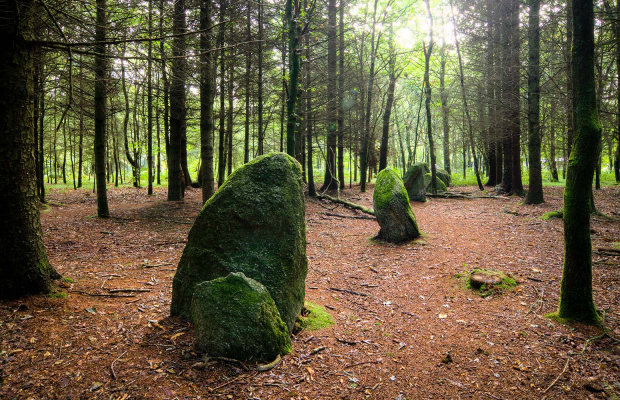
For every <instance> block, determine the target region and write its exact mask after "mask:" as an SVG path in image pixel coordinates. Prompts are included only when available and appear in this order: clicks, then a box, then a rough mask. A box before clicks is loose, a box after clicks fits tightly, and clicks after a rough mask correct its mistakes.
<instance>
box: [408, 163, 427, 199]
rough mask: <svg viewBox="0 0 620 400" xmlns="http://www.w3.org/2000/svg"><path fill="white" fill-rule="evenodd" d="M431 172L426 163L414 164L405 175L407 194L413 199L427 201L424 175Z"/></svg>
mask: <svg viewBox="0 0 620 400" xmlns="http://www.w3.org/2000/svg"><path fill="white" fill-rule="evenodd" d="M428 172H430V169H429V168H428V165H426V163H417V164H413V165H412V166H411V167H409V169H408V170H407V172H406V173H405V176H404V177H403V183H404V185H405V189H407V195H408V196H409V200H411V201H421V202H425V201H426V183H425V181H424V175H425V174H426V173H428Z"/></svg>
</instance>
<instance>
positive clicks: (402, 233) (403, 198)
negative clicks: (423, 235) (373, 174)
mask: <svg viewBox="0 0 620 400" xmlns="http://www.w3.org/2000/svg"><path fill="white" fill-rule="evenodd" d="M372 203H373V207H374V209H375V216H376V217H377V222H378V223H379V226H380V227H381V230H380V231H379V235H378V237H379V238H382V239H385V240H386V241H387V242H390V243H402V242H406V241H408V240H412V239H415V238H417V237H418V236H420V230H419V229H418V224H417V223H416V219H415V215H414V214H413V210H412V209H411V204H409V196H408V195H407V190H405V185H404V184H403V181H401V180H400V178H399V177H398V174H397V173H396V172H394V170H392V169H391V168H386V169H384V170H382V171H381V172H379V175H377V180H376V183H375V191H374V193H373V196H372Z"/></svg>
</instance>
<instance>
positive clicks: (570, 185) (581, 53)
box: [558, 0, 601, 324]
mask: <svg viewBox="0 0 620 400" xmlns="http://www.w3.org/2000/svg"><path fill="white" fill-rule="evenodd" d="M572 8H573V30H574V31H573V32H574V33H573V48H572V52H573V53H572V55H573V66H572V78H573V87H574V97H573V99H574V104H575V108H574V128H575V132H574V138H573V139H574V141H573V148H572V151H571V154H570V159H569V162H568V172H567V176H566V189H565V191H564V270H563V273H562V286H561V294H560V304H559V307H558V316H559V317H561V318H566V319H568V320H573V321H579V322H583V323H590V324H597V323H598V321H599V317H598V315H597V313H596V308H595V307H594V300H593V298H592V242H591V238H590V206H591V204H590V203H591V198H590V197H591V193H592V178H593V175H594V168H595V167H596V161H597V157H598V148H599V141H600V139H601V125H600V123H599V119H598V109H597V105H596V92H595V80H594V6H593V1H592V0H573V1H572Z"/></svg>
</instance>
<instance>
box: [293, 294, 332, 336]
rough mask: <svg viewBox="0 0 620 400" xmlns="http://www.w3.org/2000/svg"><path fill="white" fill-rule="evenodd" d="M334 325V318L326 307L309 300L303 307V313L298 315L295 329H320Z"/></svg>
mask: <svg viewBox="0 0 620 400" xmlns="http://www.w3.org/2000/svg"><path fill="white" fill-rule="evenodd" d="M332 325H334V318H333V317H332V316H331V314H330V313H328V312H327V311H326V310H325V308H323V307H322V306H320V305H318V304H314V303H310V302H309V301H307V302H306V303H305V304H304V307H303V308H302V309H301V315H300V316H299V317H297V321H296V323H295V330H296V331H297V332H299V331H302V330H309V331H318V330H320V329H325V328H327V327H330V326H332Z"/></svg>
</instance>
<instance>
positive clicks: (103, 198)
mask: <svg viewBox="0 0 620 400" xmlns="http://www.w3.org/2000/svg"><path fill="white" fill-rule="evenodd" d="M96 5H97V27H96V28H95V41H97V42H100V43H99V44H97V45H96V46H95V53H97V55H96V56H95V144H94V146H95V171H96V172H95V173H96V176H97V216H98V217H99V218H109V217H110V210H109V209H108V194H107V186H106V184H107V180H106V164H107V162H106V141H107V140H106V112H105V100H106V90H107V85H106V78H107V76H106V63H107V59H106V56H105V53H106V46H105V44H103V43H101V42H104V41H105V37H106V32H105V29H106V24H107V18H106V12H107V10H106V0H97V3H96Z"/></svg>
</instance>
